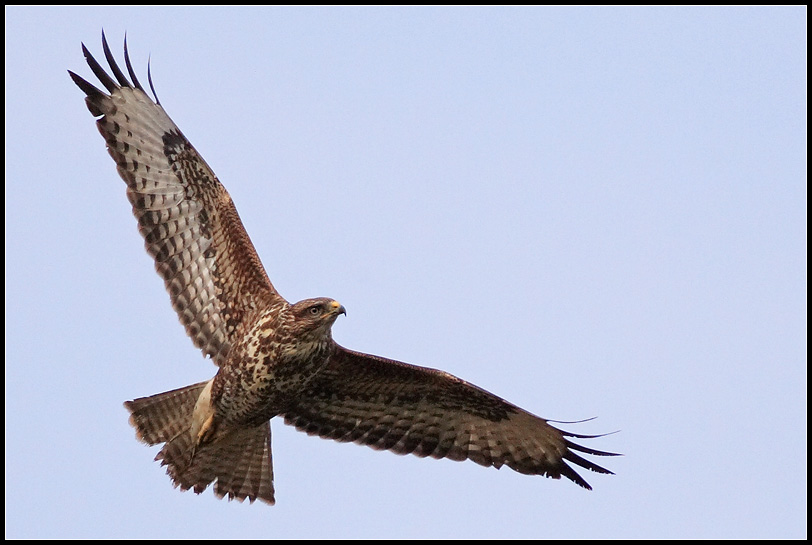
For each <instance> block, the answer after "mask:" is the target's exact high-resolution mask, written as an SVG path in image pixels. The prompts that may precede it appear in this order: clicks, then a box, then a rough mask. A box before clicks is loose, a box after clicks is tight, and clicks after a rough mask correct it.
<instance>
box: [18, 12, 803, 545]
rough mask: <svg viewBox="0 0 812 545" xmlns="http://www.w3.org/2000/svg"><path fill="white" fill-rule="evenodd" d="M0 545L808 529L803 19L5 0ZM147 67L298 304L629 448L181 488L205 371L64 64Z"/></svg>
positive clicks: (344, 338) (319, 451)
mask: <svg viewBox="0 0 812 545" xmlns="http://www.w3.org/2000/svg"><path fill="white" fill-rule="evenodd" d="M5 14H6V42H5V45H6V54H5V61H6V68H5V70H6V72H5V74H6V88H5V90H6V103H5V111H6V166H5V168H6V186H5V190H6V191H5V196H6V207H5V213H6V217H5V225H6V236H5V241H6V266H5V272H6V279H5V290H6V308H5V311H6V326H5V334H6V387H5V394H6V399H5V408H6V412H5V414H6V417H5V424H6V537H7V538H8V537H13V538H31V537H70V538H108V537H112V538H116V537H118V538H122V537H144V538H158V537H186V538H192V537H210V538H219V537H234V538H311V537H315V538H318V537H321V538H381V537H399V538H429V537H436V538H483V537H489V538H590V537H591V538H596V537H607V538H647V537H664V538H683V537H688V538H691V537H710V538H735V537H740V538H741V537H744V538H759V537H761V538H766V537H784V538H792V537H794V538H805V537H806V535H807V518H806V512H807V465H806V460H807V416H806V415H807V371H806V363H807V348H806V340H807V339H806V337H807V319H806V311H807V308H806V307H807V305H806V295H807V261H806V257H807V254H806V248H807V246H806V244H807V242H806V227H807V225H806V223H807V190H806V177H807V168H806V158H807V155H806V146H807V133H806V130H807V124H806V119H807V104H806V96H807V83H806V81H807V80H806V78H807V73H806V57H807V49H806V47H807V46H806V31H807V27H806V20H807V10H806V9H805V8H792V7H790V8H733V9H728V8H703V9H678V8H666V9H662V8H658V9H655V8H622V9H596V8H532V9H531V8H466V9H460V8H399V9H386V8H330V9H327V8H307V9H305V8H281V9H277V8H273V9H271V8H267V9H247V8H241V9H224V8H211V9H191V8H165V9H164V8H138V9H136V8H130V9H124V8H117V9H113V8H103V7H92V8H19V7H16V8H6V11H5ZM102 28H104V29H105V31H106V33H107V36H108V39H109V40H110V43H111V47H112V48H113V50H114V52H115V53H116V54H117V55H118V58H119V59H121V58H122V56H121V55H120V53H121V43H122V40H123V37H124V33H125V32H126V33H127V36H128V41H129V46H130V53H131V56H132V60H133V64H134V67H135V69H136V70H137V72H138V74H139V75H141V76H142V77H141V79H142V81H144V80H145V77H146V64H147V59H148V58H149V57H150V56H151V62H152V76H153V80H154V82H155V86H156V89H157V91H158V96H159V97H160V98H161V102H162V104H163V105H164V107H165V108H166V110H167V111H168V113H169V115H170V116H171V117H172V118H173V119H174V121H175V122H176V123H177V124H178V125H179V126H180V127H181V129H182V130H183V131H184V133H185V134H186V136H187V137H188V138H189V139H190V140H191V141H192V142H193V144H194V145H195V147H196V148H197V149H198V150H199V151H200V152H201V153H202V155H203V156H204V157H205V158H206V160H207V162H208V163H209V164H210V165H211V166H212V168H213V169H214V170H215V172H216V173H217V174H218V176H219V178H220V179H221V180H222V182H223V183H224V184H225V185H226V187H227V188H228V190H229V192H230V193H231V195H232V197H233V198H234V201H235V203H236V205H237V208H238V210H239V212H240V214H241V216H242V219H243V222H244V224H245V226H246V228H247V229H248V232H249V234H250V235H251V237H252V240H253V242H254V244H255V246H256V247H257V250H258V252H259V255H260V256H261V258H262V260H263V263H264V265H265V267H266V269H267V270H268V273H269V275H270V277H271V279H272V280H273V282H274V284H275V285H276V287H277V288H278V289H279V291H280V292H281V293H282V294H283V295H284V296H285V297H286V298H287V299H288V300H291V301H296V300H299V299H303V298H306V297H312V296H329V297H333V298H335V299H337V300H339V301H341V302H342V303H343V304H344V305H345V307H346V308H347V311H348V315H347V316H346V318H345V317H341V319H340V320H339V321H338V322H337V324H336V326H335V327H334V330H333V332H334V336H335V338H336V340H337V341H338V342H339V343H341V344H343V345H344V346H347V347H350V348H353V349H357V350H362V351H366V352H371V353H375V354H379V355H383V356H387V357H391V358H396V359H399V360H402V361H407V362H410V363H415V364H419V365H424V366H429V367H436V368H441V369H444V370H447V371H449V372H451V373H453V374H456V375H458V376H460V377H462V378H464V379H466V380H468V381H470V382H473V383H475V384H477V385H479V386H482V387H483V388H485V389H487V390H489V391H492V392H494V393H495V394H497V395H500V396H502V397H505V398H506V399H508V400H510V401H512V402H514V403H516V404H518V405H520V406H522V407H524V408H526V409H527V410H529V411H531V412H533V413H535V414H538V415H540V416H543V417H545V418H553V419H559V420H578V419H584V418H589V417H593V416H597V417H598V418H597V419H596V420H593V421H590V422H587V423H583V424H579V425H575V426H573V425H570V428H571V429H573V431H577V432H579V433H601V432H609V431H614V430H621V431H620V433H617V434H614V435H610V436H608V437H604V438H601V439H599V440H594V441H591V442H590V443H589V444H590V445H591V446H594V447H595V448H599V449H605V450H610V451H616V452H622V453H624V454H625V456H624V457H622V458H615V459H611V460H604V461H606V465H607V466H608V467H609V468H611V469H612V470H614V471H615V472H616V473H617V475H615V476H603V475H596V474H591V473H584V476H585V477H586V478H587V480H588V481H589V482H590V483H591V484H592V485H593V487H594V490H593V491H592V492H587V491H584V490H582V489H580V488H578V487H577V486H575V485H574V484H572V483H570V482H567V481H554V480H551V479H544V478H540V477H528V476H524V475H519V474H517V473H514V472H512V471H510V470H508V469H503V470H500V471H496V470H493V469H485V468H482V467H480V466H477V465H475V464H473V463H456V462H451V461H447V460H441V461H437V460H431V459H429V460H425V459H418V458H415V457H400V456H396V455H393V454H390V453H382V452H376V451H373V450H371V449H369V448H366V447H360V446H356V445H347V444H338V443H333V442H330V441H325V440H321V439H317V438H312V437H308V436H306V435H304V434H302V433H299V432H297V431H295V430H294V429H293V428H290V427H287V426H284V425H283V424H282V422H280V421H278V420H274V421H273V424H272V427H273V449H274V451H273V452H274V467H275V477H276V481H275V483H276V491H277V505H276V506H274V507H272V508H270V507H267V506H265V505H262V504H255V505H248V504H238V503H235V502H231V503H229V502H224V501H220V500H217V499H216V498H215V497H214V495H213V493H212V492H211V491H207V492H206V493H204V494H203V495H201V496H195V495H194V494H191V493H188V492H187V493H181V492H179V491H177V490H175V489H173V488H172V486H171V483H170V481H169V479H168V477H167V476H166V475H165V474H164V471H163V469H162V468H160V467H159V465H158V464H157V463H155V462H153V461H152V458H153V456H154V455H155V452H156V449H155V448H152V449H150V448H148V447H145V446H143V445H141V444H140V443H138V442H136V440H135V438H134V434H133V431H132V429H131V428H130V427H129V425H128V423H127V415H126V412H125V410H124V408H123V407H122V405H121V404H122V402H123V401H125V400H127V399H132V398H134V397H140V396H144V395H150V394H153V393H157V392H161V391H165V390H168V389H171V388H176V387H180V386H184V385H187V384H191V383H193V382H197V381H200V380H205V379H207V378H209V377H211V376H212V375H213V374H214V372H215V368H214V366H212V365H211V364H210V363H209V362H207V361H204V360H203V358H202V357H201V355H200V353H199V352H198V351H197V350H196V349H194V347H193V346H192V344H191V342H190V341H189V340H188V338H187V337H186V336H185V334H184V332H183V329H182V327H181V326H180V324H179V323H178V322H177V318H176V316H175V314H174V312H173V311H172V309H171V306H170V304H169V299H168V296H167V295H166V293H165V292H164V290H163V286H162V281H161V280H160V278H158V276H157V275H156V274H155V272H154V270H153V265H152V263H151V260H150V259H149V257H148V256H147V254H146V252H145V251H144V250H143V243H142V241H141V239H140V237H139V235H138V233H137V229H136V225H135V220H134V219H133V218H132V215H131V213H130V210H129V204H128V202H127V200H126V197H125V193H124V188H125V186H124V183H123V182H122V181H121V180H120V179H119V178H118V176H117V174H116V172H115V167H114V165H113V162H112V161H111V160H110V158H109V157H108V156H107V153H106V151H105V149H104V143H103V141H102V139H101V137H100V136H99V135H98V133H97V131H96V129H95V127H94V124H93V118H92V117H91V116H90V114H89V113H88V111H87V110H86V108H85V106H84V103H83V100H82V94H81V92H80V91H79V89H77V88H76V87H75V86H74V85H73V83H72V82H71V81H70V79H69V78H68V75H67V72H66V70H68V69H70V70H73V71H76V72H78V73H79V74H82V75H84V76H85V77H90V76H91V75H92V74H91V72H90V70H89V69H88V68H87V66H86V64H85V63H84V60H83V57H82V53H81V48H80V42H84V43H85V44H86V45H87V46H88V47H89V48H90V49H91V51H93V52H94V53H96V54H97V55H98V56H101V29H102Z"/></svg>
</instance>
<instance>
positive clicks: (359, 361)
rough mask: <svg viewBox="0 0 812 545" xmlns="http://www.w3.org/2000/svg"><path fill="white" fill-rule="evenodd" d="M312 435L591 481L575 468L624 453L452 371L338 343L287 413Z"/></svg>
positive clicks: (600, 470)
mask: <svg viewBox="0 0 812 545" xmlns="http://www.w3.org/2000/svg"><path fill="white" fill-rule="evenodd" d="M284 417H285V423H286V424H290V425H292V426H295V427H296V428H297V429H298V430H300V431H303V432H306V433H308V434H310V435H319V436H321V437H323V438H325V439H333V440H336V441H341V442H350V441H351V442H355V443H359V444H362V445H368V446H370V447H372V448H374V449H381V450H391V451H393V452H395V453H397V454H415V455H417V456H421V457H423V456H432V457H434V458H450V459H452V460H466V459H468V460H473V461H474V462H476V463H478V464H481V465H483V466H494V467H496V468H499V467H501V466H502V465H507V466H508V467H510V468H512V469H514V470H516V471H518V472H519V473H524V474H527V475H546V476H548V477H552V478H554V479H558V478H560V477H561V476H562V475H563V476H564V477H567V478H568V479H570V480H572V481H574V482H575V483H577V484H579V485H580V486H582V487H584V488H588V489H591V487H590V486H589V484H588V483H587V482H586V481H585V480H584V479H583V478H582V477H581V476H580V475H579V474H578V473H576V472H575V470H573V469H572V467H570V466H569V464H567V462H571V463H573V464H575V465H577V466H580V467H583V468H585V469H589V470H591V471H595V472H598V473H612V472H611V471H609V470H607V469H605V468H603V467H601V466H599V465H597V464H595V463H593V462H591V461H589V460H586V459H585V458H582V457H581V456H579V455H578V454H576V452H575V451H579V452H582V453H586V454H591V455H595V456H616V454H613V453H609V452H603V451H599V450H594V449H591V448H587V447H583V446H581V445H578V444H575V443H573V442H572V441H570V440H569V439H567V437H576V438H582V439H588V438H592V437H596V436H588V435H578V434H574V433H568V432H564V431H561V430H559V429H558V428H555V427H553V426H551V425H550V424H548V423H547V421H546V420H544V419H543V418H539V417H537V416H535V415H532V414H530V413H529V412H527V411H525V410H523V409H521V408H519V407H517V406H515V405H513V404H511V403H508V402H507V401H505V400H504V399H502V398H499V397H497V396H495V395H493V394H491V393H490V392H486V391H485V390H483V389H481V388H479V387H477V386H474V385H473V384H470V383H468V382H465V381H464V380H462V379H459V378H457V377H455V376H453V375H450V374H448V373H445V372H442V371H437V370H435V369H428V368H425V367H418V366H415V365H409V364H406V363H402V362H399V361H394V360H389V359H386V358H381V357H378V356H372V355H369V354H363V353H361V352H355V351H352V350H347V349H345V348H343V347H340V346H338V345H336V346H335V352H334V354H333V355H332V356H331V358H330V362H329V363H328V365H327V367H326V368H325V369H324V370H323V371H321V372H320V373H319V375H317V376H316V377H315V378H314V379H313V380H312V381H311V382H310V383H309V384H308V386H307V387H306V389H305V392H304V393H303V394H302V395H301V396H299V397H298V398H297V399H296V401H295V402H294V403H293V406H292V407H290V408H289V409H288V410H287V411H285V413H284Z"/></svg>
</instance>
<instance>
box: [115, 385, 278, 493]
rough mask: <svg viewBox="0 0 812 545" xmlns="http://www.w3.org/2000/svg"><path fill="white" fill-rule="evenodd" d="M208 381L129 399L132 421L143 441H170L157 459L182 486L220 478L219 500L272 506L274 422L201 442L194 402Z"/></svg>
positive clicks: (198, 490)
mask: <svg viewBox="0 0 812 545" xmlns="http://www.w3.org/2000/svg"><path fill="white" fill-rule="evenodd" d="M207 384H208V382H200V383H198V384H193V385H191V386H186V387H185V388H179V389H177V390H172V391H170V392H164V393H162V394H157V395H154V396H150V397H143V398H139V399H135V400H133V401H128V402H126V403H124V406H125V407H126V408H127V410H128V411H130V413H132V414H131V416H130V424H132V426H133V427H134V428H135V429H136V435H137V437H138V439H139V440H141V441H143V442H145V443H147V444H149V445H156V444H158V443H166V444H165V445H164V446H163V448H162V449H161V451H160V452H159V453H158V455H157V456H156V457H155V460H156V461H157V460H159V461H160V462H161V465H162V466H167V474H168V475H169V476H170V477H171V478H172V482H173V483H174V485H175V486H179V487H180V488H181V490H189V489H192V490H194V491H195V492H196V493H198V494H199V493H201V492H203V491H204V490H205V489H206V488H207V487H208V486H209V485H210V484H211V483H212V482H214V481H217V482H216V484H215V486H214V493H215V494H216V495H217V497H219V498H223V497H225V496H228V499H229V500H232V499H236V500H239V501H243V500H245V499H246V498H247V499H248V500H249V501H250V502H252V503H253V502H254V500H257V499H259V500H262V501H263V502H265V503H268V504H271V505H273V504H274V488H273V468H272V463H271V424H270V422H265V423H264V424H262V425H260V426H256V427H252V428H239V429H236V430H233V431H231V432H230V433H228V434H227V435H225V436H222V437H220V438H218V439H216V440H215V441H213V442H211V443H203V444H198V441H197V436H196V434H193V433H192V431H191V428H192V422H193V414H194V409H195V404H196V403H197V400H198V398H199V397H200V394H201V393H202V392H203V390H204V388H205V387H206V385H207Z"/></svg>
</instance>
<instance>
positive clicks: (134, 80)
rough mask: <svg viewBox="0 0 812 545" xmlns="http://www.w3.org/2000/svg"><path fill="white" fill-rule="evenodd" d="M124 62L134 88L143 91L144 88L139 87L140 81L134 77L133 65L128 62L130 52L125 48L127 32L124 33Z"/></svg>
mask: <svg viewBox="0 0 812 545" xmlns="http://www.w3.org/2000/svg"><path fill="white" fill-rule="evenodd" d="M124 64H125V65H126V66H127V72H129V74H130V79H132V80H133V85H134V86H135V88H136V89H138V90H140V91H143V90H144V88H143V87H141V83H139V81H138V78H137V77H135V70H133V65H132V63H131V62H130V52H129V50H128V49H127V33H126V32H125V33H124Z"/></svg>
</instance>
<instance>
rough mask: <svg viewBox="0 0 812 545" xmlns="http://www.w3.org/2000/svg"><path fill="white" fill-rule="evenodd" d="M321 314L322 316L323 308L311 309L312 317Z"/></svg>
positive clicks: (315, 307)
mask: <svg viewBox="0 0 812 545" xmlns="http://www.w3.org/2000/svg"><path fill="white" fill-rule="evenodd" d="M319 314H321V307H320V306H314V307H310V315H311V316H318V315H319Z"/></svg>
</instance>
